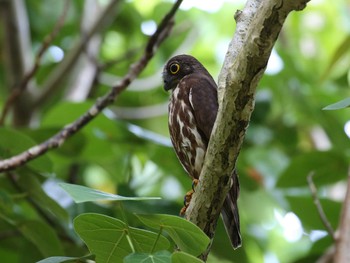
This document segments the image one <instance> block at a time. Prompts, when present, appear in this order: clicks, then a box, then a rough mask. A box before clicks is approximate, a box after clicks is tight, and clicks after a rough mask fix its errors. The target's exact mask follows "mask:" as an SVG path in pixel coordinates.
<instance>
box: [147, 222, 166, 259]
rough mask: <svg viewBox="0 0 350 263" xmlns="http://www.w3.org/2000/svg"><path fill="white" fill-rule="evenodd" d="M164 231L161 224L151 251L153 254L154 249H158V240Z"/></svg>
mask: <svg viewBox="0 0 350 263" xmlns="http://www.w3.org/2000/svg"><path fill="white" fill-rule="evenodd" d="M162 231H163V227H162V226H160V229H159V232H158V235H157V238H156V240H155V241H154V244H153V247H152V249H151V252H150V253H151V254H153V252H154V250H155V249H156V245H157V242H158V240H159V238H160V235H161V234H162Z"/></svg>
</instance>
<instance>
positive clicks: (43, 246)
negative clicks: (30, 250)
mask: <svg viewBox="0 0 350 263" xmlns="http://www.w3.org/2000/svg"><path fill="white" fill-rule="evenodd" d="M17 229H18V230H19V231H20V232H21V233H22V235H23V236H25V237H26V239H28V240H29V241H31V242H32V243H33V244H34V245H35V246H36V247H37V248H38V250H39V251H40V252H41V254H42V255H43V256H44V257H49V256H53V255H63V254H64V251H63V248H62V245H61V243H60V240H59V239H58V237H57V235H56V232H55V231H54V230H53V229H52V228H51V227H50V226H48V225H47V224H45V223H43V222H40V221H34V220H29V221H24V222H22V223H18V224H17Z"/></svg>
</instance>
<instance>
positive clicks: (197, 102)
mask: <svg viewBox="0 0 350 263" xmlns="http://www.w3.org/2000/svg"><path fill="white" fill-rule="evenodd" d="M188 80H189V81H190V82H191V83H187V84H188V85H190V87H191V90H190V94H189V100H190V103H191V106H192V109H193V112H194V117H195V119H196V122H197V128H198V129H199V130H200V131H201V132H203V134H204V135H205V137H206V139H207V143H208V141H209V138H210V134H211V131H212V129H213V126H214V122H215V119H216V114H217V112H218V100H217V88H216V84H215V82H214V80H213V79H212V78H211V77H210V76H209V77H208V76H206V75H205V74H193V75H192V76H191V78H188Z"/></svg>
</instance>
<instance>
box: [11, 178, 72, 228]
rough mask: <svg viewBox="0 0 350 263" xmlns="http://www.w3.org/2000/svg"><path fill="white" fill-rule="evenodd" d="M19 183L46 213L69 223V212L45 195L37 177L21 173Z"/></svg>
mask: <svg viewBox="0 0 350 263" xmlns="http://www.w3.org/2000/svg"><path fill="white" fill-rule="evenodd" d="M18 183H19V185H20V186H21V188H22V189H25V190H26V193H27V194H28V196H30V197H31V198H32V199H33V200H34V201H35V203H36V204H37V205H38V206H40V207H41V208H42V209H43V210H44V211H47V212H48V213H50V214H51V215H53V216H54V217H57V218H58V219H59V220H62V221H64V222H68V220H69V216H68V213H67V211H66V210H65V209H64V208H63V207H62V206H60V205H59V204H58V203H57V202H56V201H55V200H53V199H52V198H51V197H49V196H48V195H47V194H46V193H45V191H44V190H43V189H42V187H41V184H40V182H39V180H38V178H37V177H36V176H35V175H33V174H28V173H26V174H24V173H21V174H20V177H19V180H18Z"/></svg>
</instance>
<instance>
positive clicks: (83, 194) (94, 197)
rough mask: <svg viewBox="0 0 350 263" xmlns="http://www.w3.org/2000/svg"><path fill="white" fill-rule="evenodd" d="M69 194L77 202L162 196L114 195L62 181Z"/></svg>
mask: <svg viewBox="0 0 350 263" xmlns="http://www.w3.org/2000/svg"><path fill="white" fill-rule="evenodd" d="M59 185H60V186H61V187H62V188H63V189H64V190H65V191H66V192H67V193H68V194H70V195H71V196H72V198H73V199H74V201H75V202H76V203H83V202H94V201H106V200H113V201H140V200H154V199H160V197H124V196H120V195H114V194H110V193H106V192H102V191H99V190H95V189H92V188H89V187H86V186H82V185H75V184H67V183H60V184H59Z"/></svg>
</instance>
